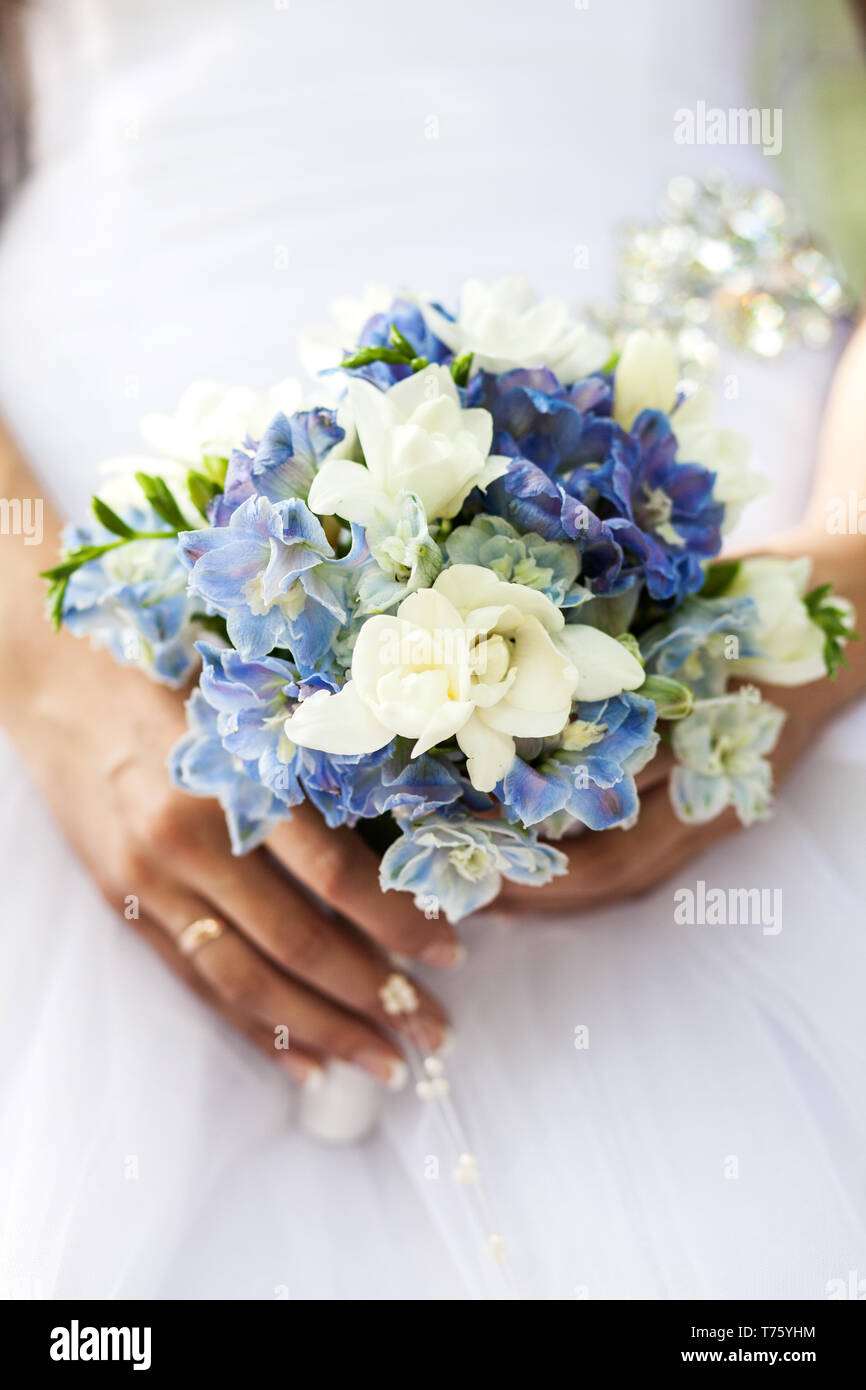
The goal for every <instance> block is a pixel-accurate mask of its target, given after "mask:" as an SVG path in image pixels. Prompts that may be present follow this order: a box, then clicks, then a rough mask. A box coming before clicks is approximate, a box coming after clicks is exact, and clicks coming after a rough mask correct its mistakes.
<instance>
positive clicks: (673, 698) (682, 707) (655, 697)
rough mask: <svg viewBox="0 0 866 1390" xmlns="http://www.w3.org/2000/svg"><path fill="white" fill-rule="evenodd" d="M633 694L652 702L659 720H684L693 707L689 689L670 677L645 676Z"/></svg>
mask: <svg viewBox="0 0 866 1390" xmlns="http://www.w3.org/2000/svg"><path fill="white" fill-rule="evenodd" d="M635 694H636V695H643V697H644V699H645V700H652V702H653V704H654V705H655V707H656V714H657V715H658V717H659V719H685V717H686V715H687V714H691V712H692V710H693V709H694V705H695V697H694V694H693V692H692V691H691V690H690V689H689V687H688V686H687V685H683V683H682V681H675V680H673V679H672V678H671V677H670V676H647V678H646V680H645V681H644V683H643V685H642V686H640V687H639V688H638V689H637V690H636V691H635Z"/></svg>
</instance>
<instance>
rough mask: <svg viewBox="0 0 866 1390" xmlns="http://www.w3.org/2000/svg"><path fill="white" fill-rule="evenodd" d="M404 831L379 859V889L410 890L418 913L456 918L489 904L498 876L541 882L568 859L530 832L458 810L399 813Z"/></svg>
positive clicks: (499, 883)
mask: <svg viewBox="0 0 866 1390" xmlns="http://www.w3.org/2000/svg"><path fill="white" fill-rule="evenodd" d="M399 820H400V824H401V825H402V827H403V833H402V835H401V836H400V838H399V839H398V840H395V842H394V843H393V844H392V845H390V846H389V848H388V849H387V850H386V851H385V854H384V856H383V858H382V863H381V865H380V869H379V882H380V884H381V886H382V891H383V892H387V891H388V889H389V888H396V889H399V890H400V891H402V892H404V893H413V894H414V897H415V905H416V906H417V907H419V908H420V909H421V910H422V911H427V912H431V911H432V912H433V913H436V912H439V911H442V912H444V913H445V915H446V917H447V918H448V920H449V922H459V921H460V920H461V918H463V917H468V916H469V914H470V913H472V912H477V911H478V910H479V909H480V908H482V907H484V906H485V905H486V904H487V903H489V902H492V901H493V899H494V898H495V897H496V895H497V893H498V892H499V890H500V888H501V887H502V880H503V878H505V879H508V880H509V881H510V882H512V883H532V884H535V885H537V886H540V885H541V884H544V883H549V882H550V880H551V879H552V878H555V877H556V876H558V875H559V874H564V873H566V871H567V867H568V861H567V860H566V858H565V856H564V855H563V854H561V853H560V852H559V850H556V849H554V848H553V846H552V845H542V844H539V843H538V841H537V839H536V836H535V833H534V832H533V831H531V830H525V829H523V828H522V827H521V826H515V825H509V824H507V822H505V821H501V820H477V819H476V818H475V817H474V816H472V815H466V814H465V813H463V812H460V811H458V810H455V811H452V812H446V813H444V814H433V815H428V816H420V817H414V818H405V817H400V818H399Z"/></svg>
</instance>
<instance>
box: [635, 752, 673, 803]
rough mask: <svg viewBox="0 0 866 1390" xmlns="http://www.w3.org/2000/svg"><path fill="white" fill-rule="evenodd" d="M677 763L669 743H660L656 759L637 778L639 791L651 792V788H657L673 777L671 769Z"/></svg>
mask: <svg viewBox="0 0 866 1390" xmlns="http://www.w3.org/2000/svg"><path fill="white" fill-rule="evenodd" d="M675 761H676V759H675V758H674V755H673V752H672V751H671V748H670V746H669V745H668V744H667V743H660V744H659V746H658V749H657V751H656V754H655V757H654V758H652V760H651V761H650V762H648V763H647V765H646V767H645V768H643V770H642V771H641V772H639V773H638V774H637V777H636V778H635V783H636V785H637V789H638V791H639V792H645V791H649V789H650V788H651V787H657V786H658V785H659V783H661V782H666V781H667V780H668V778H669V777H670V775H671V768H672V767H673V766H674V763H675Z"/></svg>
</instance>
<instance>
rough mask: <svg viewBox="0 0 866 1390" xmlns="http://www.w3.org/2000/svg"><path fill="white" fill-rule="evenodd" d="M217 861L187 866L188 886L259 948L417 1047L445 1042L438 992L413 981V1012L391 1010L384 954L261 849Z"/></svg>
mask: <svg viewBox="0 0 866 1390" xmlns="http://www.w3.org/2000/svg"><path fill="white" fill-rule="evenodd" d="M328 833H330V832H328ZM217 864H218V865H220V866H221V867H217V866H214V867H212V868H210V869H208V867H207V866H206V865H205V864H202V863H199V864H197V865H196V867H195V868H191V869H189V870H188V871H187V872H188V873H190V877H191V882H192V883H193V886H195V887H196V888H197V889H198V890H199V892H201V893H202V895H203V896H204V895H205V894H207V896H208V897H209V899H210V900H211V901H212V902H213V903H214V904H215V905H216V907H217V909H218V910H219V912H220V913H221V914H222V915H224V916H227V917H228V918H229V919H230V920H231V921H232V922H234V923H236V925H237V926H238V927H240V928H241V930H242V931H243V932H244V934H245V935H246V936H247V937H249V939H250V940H251V941H252V942H253V943H254V945H255V946H257V947H258V949H259V950H260V951H261V952H262V953H263V954H264V955H267V956H269V957H270V959H271V960H273V961H274V962H275V963H276V964H277V965H279V966H280V967H281V968H282V969H283V970H286V971H288V972H289V974H291V975H293V976H295V977H296V978H298V979H300V980H304V981H306V982H307V983H308V984H311V985H313V986H314V987H315V988H316V989H317V990H319V991H320V992H321V993H322V994H326V995H329V996H330V997H331V998H333V999H336V1000H337V1001H338V1002H339V1003H341V1004H345V1005H347V1006H348V1007H349V1008H350V1009H353V1010H355V1011H356V1012H358V1013H361V1014H364V1015H366V1016H367V1017H368V1018H370V1019H372V1020H373V1021H374V1022H375V1023H376V1024H377V1025H379V1026H380V1027H384V1028H389V1027H392V1028H397V1029H398V1030H399V1031H401V1032H404V1033H406V1034H407V1035H408V1036H409V1037H411V1038H412V1041H413V1042H416V1043H417V1044H418V1045H419V1046H420V1047H421V1048H422V1049H424V1050H427V1051H433V1052H435V1051H438V1050H439V1049H440V1048H441V1047H442V1046H443V1044H444V1042H445V1041H446V1038H447V1035H448V1032H449V1029H448V1020H447V1016H446V1014H445V1011H444V1009H443V1008H442V1006H441V1004H440V1003H439V1002H438V1000H436V999H435V998H434V997H433V995H432V994H430V993H429V992H428V991H427V990H425V989H423V988H422V986H421V985H420V984H418V983H416V982H415V981H412V982H410V987H411V989H412V990H413V991H414V995H415V1000H416V1007H415V1008H414V1009H413V1010H412V1011H411V1013H407V1012H401V1013H399V1014H395V1013H393V1012H391V1009H390V1004H389V1002H388V1001H389V997H390V996H389V993H388V981H389V979H390V977H391V976H392V975H393V974H394V971H393V968H392V966H391V965H390V963H389V962H388V960H387V959H386V957H385V956H383V954H382V952H381V951H380V950H379V949H378V948H377V947H376V946H374V945H373V944H372V942H370V940H369V939H368V938H367V937H365V936H363V935H362V934H361V933H360V932H358V931H356V930H355V929H354V928H353V927H351V926H348V925H347V924H346V923H344V922H341V921H339V920H338V919H336V918H329V917H326V916H324V915H323V914H322V912H320V911H319V910H318V908H316V907H315V906H314V905H313V903H311V902H310V901H309V900H308V899H307V898H305V897H304V895H303V894H302V893H301V892H299V891H298V890H297V889H296V888H294V887H293V886H292V884H291V883H288V882H287V880H286V876H285V874H284V873H283V872H282V870H281V869H280V867H279V866H278V865H277V864H275V863H274V861H273V859H271V858H269V856H268V855H267V854H265V853H258V854H251V855H249V856H248V857H247V858H245V859H244V860H243V861H241V862H239V861H238V860H236V859H233V860H229V861H225V860H222V859H220V860H219V861H217ZM196 876H198V879H197V881H196Z"/></svg>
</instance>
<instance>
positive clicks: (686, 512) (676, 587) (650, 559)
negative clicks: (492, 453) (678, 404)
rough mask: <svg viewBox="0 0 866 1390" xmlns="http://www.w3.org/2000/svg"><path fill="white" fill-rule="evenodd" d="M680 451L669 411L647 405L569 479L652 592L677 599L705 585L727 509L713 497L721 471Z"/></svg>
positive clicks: (615, 429) (569, 484)
mask: <svg viewBox="0 0 866 1390" xmlns="http://www.w3.org/2000/svg"><path fill="white" fill-rule="evenodd" d="M676 454H677V440H676V436H675V435H674V433H673V431H672V430H671V426H670V421H669V420H668V417H667V416H666V415H665V414H663V413H662V412H661V411H658V410H644V411H642V412H641V414H640V415H639V416H638V417H637V419H636V420H635V422H634V424H633V426H632V428H631V432H630V433H626V431H625V430H621V429H619V427H618V426H614V427H613V434H612V436H611V440H610V447H609V449H608V452H607V454H606V456H605V458H604V460H603V462H601V463H600V464H598V465H595V464H587V465H583V466H582V467H580V468H579V469H577V470H575V472H574V473H572V474H571V475H570V477H569V479H568V481H567V484H566V486H567V488H568V490H569V492H571V493H573V494H574V495H575V496H577V497H579V498H580V499H581V500H582V501H584V502H586V503H587V504H588V505H589V506H590V507H592V508H593V509H594V510H595V511H596V512H598V513H599V515H600V516H602V517H603V519H604V520H605V521H606V523H607V525H608V527H609V529H610V531H612V532H613V534H614V535H615V537H616V539H617V541H618V542H619V544H620V545H621V546H622V547H623V550H625V551H626V553H627V554H628V555H629V556H630V557H631V558H633V559H636V560H637V562H638V563H639V565H640V567H641V569H642V570H643V572H644V574H645V578H646V585H647V589H648V590H649V592H650V594H651V595H652V597H653V598H655V599H659V600H671V601H674V602H677V601H681V600H682V599H683V598H684V597H685V595H686V594H689V593H694V592H695V591H696V590H697V589H700V587H701V585H702V584H703V582H704V569H703V562H705V561H706V560H708V559H710V558H711V557H712V556H713V555H717V554H718V552H719V550H720V549H721V544H722V533H721V527H722V521H723V520H724V511H725V509H724V507H723V506H722V505H721V503H719V502H716V501H715V500H714V498H713V486H714V483H715V474H714V473H711V472H710V471H709V470H708V469H706V468H703V467H701V466H700V464H696V463H680V462H678V460H677V457H676Z"/></svg>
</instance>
